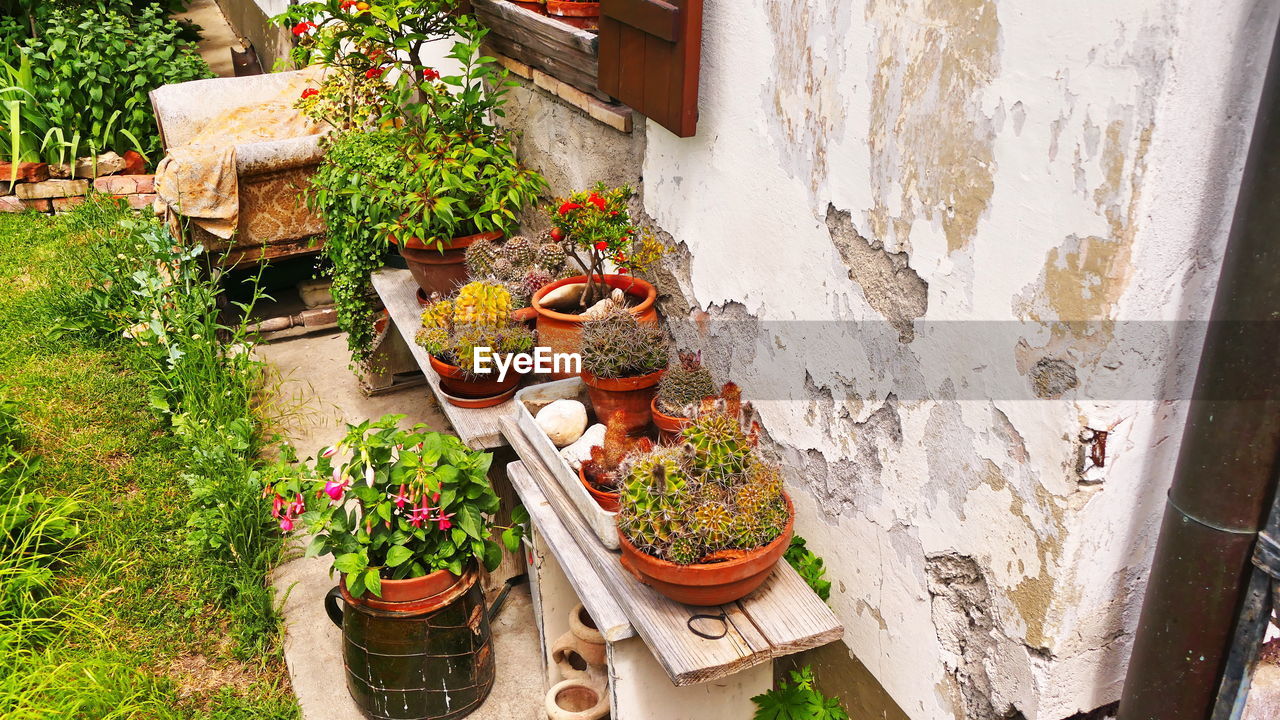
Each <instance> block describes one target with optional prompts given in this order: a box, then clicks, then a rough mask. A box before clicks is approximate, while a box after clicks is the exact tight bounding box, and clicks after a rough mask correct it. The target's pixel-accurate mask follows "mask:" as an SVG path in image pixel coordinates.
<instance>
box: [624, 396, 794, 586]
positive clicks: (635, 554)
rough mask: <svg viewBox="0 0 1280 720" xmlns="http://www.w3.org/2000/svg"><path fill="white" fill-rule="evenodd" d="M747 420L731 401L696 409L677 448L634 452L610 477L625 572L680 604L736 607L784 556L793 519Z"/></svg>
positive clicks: (741, 407)
mask: <svg viewBox="0 0 1280 720" xmlns="http://www.w3.org/2000/svg"><path fill="white" fill-rule="evenodd" d="M748 414H749V407H747V406H745V405H743V404H742V403H741V401H740V398H739V397H738V396H737V394H736V392H735V393H732V394H731V397H729V398H718V399H713V400H707V401H704V402H702V403H701V407H700V408H699V410H698V411H697V413H696V414H695V417H693V418H692V420H691V423H690V425H689V426H688V427H687V428H686V429H685V431H684V433H683V434H682V435H681V442H680V443H679V444H676V445H667V446H658V447H655V448H652V449H650V450H647V451H637V452H633V453H632V454H631V455H629V456H627V458H626V459H625V460H624V461H623V463H622V464H621V465H620V467H619V469H618V474H619V478H620V483H621V487H620V490H619V511H618V532H619V534H620V535H621V536H622V539H623V540H624V542H623V543H622V551H623V557H622V561H623V565H624V566H626V567H627V569H628V570H630V571H631V572H632V573H633V574H635V575H636V577H637V578H638V579H639V580H640V581H641V582H644V583H646V584H649V585H652V586H653V587H654V588H655V589H656V590H658V591H659V592H661V593H663V594H664V595H667V596H668V597H670V598H672V599H674V600H676V601H678V602H683V603H686V604H691V605H719V604H722V603H725V602H731V601H733V600H736V599H738V598H740V597H742V596H743V595H745V594H747V593H749V592H751V591H752V590H754V589H755V588H756V587H758V586H759V585H760V584H761V583H763V582H764V580H765V579H767V578H768V576H769V573H770V572H772V570H773V566H774V564H775V563H776V562H777V560H778V559H779V558H781V557H782V555H783V553H784V552H785V551H786V547H787V543H788V542H789V540H790V535H791V532H792V518H793V512H794V511H793V509H792V507H791V503H790V500H788V499H787V497H786V494H785V493H784V492H783V484H782V475H781V472H780V470H779V468H778V466H777V465H775V464H773V463H772V462H770V461H768V460H767V459H765V458H764V457H763V456H762V454H761V452H760V450H759V448H758V431H757V429H756V427H755V425H754V423H748V422H747V421H746V416H747V415H748ZM682 567H684V568H692V569H695V571H693V572H689V571H685V570H681V569H680V568H682Z"/></svg>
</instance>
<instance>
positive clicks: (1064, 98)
mask: <svg viewBox="0 0 1280 720" xmlns="http://www.w3.org/2000/svg"><path fill="white" fill-rule="evenodd" d="M1276 20H1277V7H1276V6H1274V4H1271V3H1265V2H1247V1H1245V0H1226V1H1224V2H1221V3H1197V2H1194V0H1182V1H1172V0H1171V1H1161V0H1126V1H1125V2H1120V3H1117V2H1113V1H1107V0H1085V1H1083V2H1073V3H1056V2H1045V1H1041V2H1016V3H1015V2H998V1H996V0H871V1H864V0H852V1H850V0H809V1H808V2H802V1H800V0H742V2H733V3H729V2H716V1H715V0H710V1H709V2H707V3H706V8H705V25H704V36H703V68H702V77H701V90H700V92H701V102H700V110H701V117H700V120H699V126H698V133H697V136H696V137H693V138H688V139H679V138H676V137H674V136H672V135H671V134H670V133H668V132H667V131H665V130H664V129H662V128H661V127H659V126H656V125H654V124H652V123H650V124H649V125H648V127H647V131H646V132H647V149H646V154H645V158H644V207H645V210H646V211H647V212H648V214H649V215H651V216H652V217H653V218H654V220H655V221H656V223H657V225H658V226H660V227H661V228H662V229H663V230H665V231H667V232H669V233H670V234H671V236H672V237H673V239H674V240H675V241H676V242H677V243H680V244H681V245H683V246H684V248H685V249H687V251H688V253H687V255H686V254H681V255H680V257H681V258H683V259H682V260H680V261H679V262H680V263H685V262H687V266H682V267H678V268H675V273H676V275H677V276H678V277H679V278H680V284H681V288H680V290H681V291H682V293H683V294H684V295H685V297H686V299H688V300H689V301H690V303H691V304H692V305H694V306H695V308H696V311H695V315H697V316H698V317H700V318H708V317H709V318H711V319H712V320H713V321H714V320H715V319H717V318H726V317H732V318H737V319H740V320H741V319H744V318H745V319H748V320H749V321H750V323H757V324H754V325H751V324H748V325H745V326H739V327H740V328H741V327H753V328H756V330H755V332H754V335H751V334H747V335H745V336H744V335H742V332H743V331H741V330H739V331H738V334H737V335H735V339H734V344H733V346H732V348H731V350H732V355H733V356H732V357H729V358H727V359H726V360H725V361H724V362H725V365H724V366H725V367H727V368H728V373H729V374H731V376H732V379H733V380H735V381H737V382H739V383H740V384H742V385H743V386H744V388H745V391H746V394H747V395H748V396H753V397H756V398H758V399H759V400H760V401H759V402H758V403H757V406H758V409H759V412H760V415H761V419H762V422H763V425H764V427H765V430H766V432H767V433H768V436H769V438H770V440H771V442H772V443H773V444H774V446H775V447H776V448H777V449H778V450H779V451H780V452H781V453H782V454H783V455H784V456H785V457H786V458H787V459H788V460H789V464H790V466H791V467H792V468H793V469H794V477H793V478H792V485H793V490H794V493H793V494H794V495H795V496H796V500H797V507H798V509H799V512H800V521H799V526H800V528H799V529H800V532H801V534H803V535H805V536H807V537H808V538H809V541H810V545H811V547H814V549H815V550H817V551H818V552H819V553H820V554H822V555H824V556H825V557H826V558H827V562H828V566H829V567H830V571H829V574H830V575H831V576H832V578H833V579H834V580H836V581H837V592H836V593H835V594H834V596H833V600H832V602H833V605H834V607H835V608H836V610H837V612H838V614H839V615H840V617H841V618H842V620H843V621H844V622H845V624H846V627H847V628H848V630H847V634H846V642H847V643H848V645H849V647H850V648H851V650H852V651H853V652H854V653H855V654H856V655H857V656H858V657H859V658H860V659H861V660H862V661H863V662H864V663H865V664H866V665H867V666H868V667H869V668H870V670H871V671H872V672H873V673H874V674H875V676H876V678H877V679H878V680H879V681H880V683H881V684H882V685H884V687H885V688H886V689H887V690H888V691H889V693H890V694H891V695H892V696H893V697H894V698H895V699H896V701H897V702H898V704H899V705H900V706H901V707H902V708H903V709H904V710H905V711H906V712H907V713H908V714H909V715H910V716H911V717H912V718H916V719H919V720H924V719H934V718H949V717H991V716H999V717H1003V716H1004V715H1003V713H1005V712H1007V711H1009V710H1010V709H1016V710H1018V711H1021V712H1022V713H1024V714H1025V715H1026V717H1027V718H1033V719H1034V718H1062V717H1066V716H1069V715H1071V714H1073V713H1075V712H1077V711H1081V710H1089V709H1092V708H1094V707H1097V706H1100V705H1103V704H1105V703H1108V702H1110V701H1113V700H1115V699H1116V698H1117V697H1118V694H1119V687H1120V683H1121V682H1122V681H1123V678H1124V661H1125V659H1126V658H1127V655H1128V647H1129V643H1130V641H1131V637H1130V633H1131V632H1132V629H1133V627H1134V625H1135V623H1136V619H1137V611H1138V609H1139V606H1140V601H1141V590H1142V584H1143V582H1144V579H1145V573H1146V565H1147V564H1148V563H1149V558H1150V553H1151V551H1152V549H1153V543H1154V540H1155V537H1154V533H1155V530H1156V527H1157V518H1158V517H1159V510H1160V508H1161V507H1162V502H1163V495H1164V492H1165V490H1166V488H1167V482H1168V478H1169V475H1170V472H1171V471H1172V467H1173V463H1174V461H1175V460H1176V455H1177V443H1178V439H1179V436H1180V428H1181V421H1182V413H1183V407H1182V403H1180V402H1178V401H1175V400H1169V399H1166V400H1157V399H1156V398H1158V397H1163V398H1175V397H1181V396H1182V395H1180V394H1179V393H1180V392H1181V393H1185V390H1186V388H1187V387H1188V383H1189V381H1190V379H1191V375H1192V373H1193V371H1194V366H1195V361H1196V353H1197V352H1198V347H1199V333H1198V331H1197V329H1196V328H1195V327H1194V326H1186V325H1176V324H1173V323H1167V324H1158V323H1144V324H1138V323H1134V322H1128V321H1139V320H1166V321H1174V320H1188V319H1203V318H1204V317H1206V316H1207V312H1208V309H1209V304H1210V302H1211V300H1212V291H1213V287H1214V282H1215V278H1216V274H1217V265H1218V262H1219V260H1220V255H1221V249H1222V242H1223V240H1224V239H1225V230H1226V228H1227V226H1228V223H1229V214H1230V207H1231V205H1232V203H1233V201H1234V197H1235V191H1236V182H1237V180H1238V175H1239V169H1240V166H1241V165H1242V163H1243V157H1244V154H1243V153H1244V147H1245V142H1246V140H1247V136H1248V130H1249V127H1250V125H1251V123H1252V117H1253V112H1254V104H1255V98H1256V96H1257V92H1258V88H1259V84H1260V81H1261V74H1262V70H1263V67H1264V65H1265V61H1266V57H1267V52H1268V50H1269V46H1270V39H1271V36H1272V33H1273V29H1274V26H1275V25H1274V24H1275V22H1276ZM833 212H834V213H836V215H833V214H832V213H833ZM840 212H846V213H848V218H847V219H848V224H851V227H849V226H848V225H846V226H843V227H844V228H845V229H844V230H841V229H840V226H839V222H838V219H837V221H835V222H834V224H833V221H832V218H833V217H837V216H838V213H840ZM833 228H835V229H834V232H835V233H836V235H837V236H839V238H838V239H839V241H840V242H841V243H846V244H847V243H849V242H850V236H851V235H852V233H851V232H848V231H850V230H851V231H853V232H856V235H857V236H860V238H861V240H860V241H859V240H856V239H855V240H853V241H852V242H853V244H854V246H856V247H858V248H862V245H866V246H867V247H865V248H862V249H861V250H860V252H861V253H862V254H861V255H855V256H854V257H855V259H854V260H853V261H849V260H847V259H846V258H844V257H842V254H841V246H840V244H839V243H837V242H833ZM842 233H843V234H842ZM859 242H861V244H862V245H859ZM881 248H883V251H882V250H881ZM886 251H887V252H889V253H905V255H904V256H901V258H900V259H905V260H906V262H907V263H908V264H909V270H906V271H904V273H903V275H901V276H893V277H890V278H889V279H888V280H887V282H882V281H883V280H884V277H883V276H868V275H866V274H865V272H866V268H867V266H868V265H867V263H865V262H861V261H859V260H858V259H857V258H862V259H863V260H865V259H866V258H868V257H871V256H873V255H876V254H881V255H883V252H886ZM912 274H914V275H918V276H919V279H920V280H923V281H924V283H927V292H924V291H922V290H921V289H922V287H923V286H919V287H917V286H913V285H912V284H911V283H910V282H904V283H899V282H898V280H900V279H902V278H906V279H908V280H909V279H910V276H911V275H912ZM918 290H921V291H920V292H918V294H919V297H914V296H915V295H916V294H917V291H918ZM926 300H927V310H926V311H925V312H924V314H923V316H922V317H920V318H919V319H918V320H916V321H915V323H914V337H913V338H909V342H904V340H906V339H908V338H904V337H902V336H901V334H900V331H902V329H903V326H904V325H905V326H906V327H907V328H910V327H911V325H912V320H913V319H914V316H915V315H916V314H918V313H917V312H915V311H913V310H911V308H912V307H916V308H919V307H921V306H922V305H923V303H924V302H925V301H926ZM904 301H905V304H903V303H904ZM913 303H915V304H914V305H913ZM904 308H905V310H904ZM703 313H706V314H705V315H704V314H703ZM1083 319H1090V320H1114V321H1117V322H1115V323H1114V324H1107V323H1103V324H1100V325H1098V326H1096V327H1093V328H1091V329H1090V330H1089V331H1088V332H1084V331H1081V330H1079V329H1078V328H1072V327H1069V326H1066V325H1064V324H1063V323H1062V322H1061V321H1062V320H1083ZM672 320H673V322H674V323H675V324H676V325H680V324H682V323H683V321H684V320H685V319H682V318H672ZM793 320H806V321H819V320H828V321H829V320H855V321H867V322H866V323H864V324H859V325H853V326H841V327H843V328H844V330H843V331H840V332H837V331H835V330H833V327H835V326H819V325H816V324H805V323H788V322H783V321H793ZM886 320H892V321H894V324H890V323H887V322H885V321H886ZM938 321H1004V322H1005V323H1007V324H1006V325H1004V326H1001V327H1003V328H1004V330H1005V331H1007V333H1006V332H1002V333H997V335H996V337H998V338H1000V339H1001V342H993V343H973V342H966V341H965V339H966V335H967V334H970V333H971V332H972V328H974V327H977V326H968V325H965V324H963V323H954V324H949V323H940V322H938ZM684 324H685V325H686V326H687V327H686V331H685V332H684V334H683V335H682V337H683V338H684V339H685V340H686V341H691V342H697V340H696V338H695V339H693V340H690V337H691V336H690V335H689V334H688V333H689V332H690V331H688V330H687V328H693V327H696V324H694V323H684ZM713 325H714V323H713ZM985 327H990V326H985ZM1019 340H1021V343H1019V342H1018V341H1019ZM706 342H707V343H708V344H714V340H713V339H710V338H708V339H706ZM1044 358H1049V359H1053V360H1055V361H1058V362H1061V363H1063V364H1064V365H1067V366H1070V367H1071V368H1073V369H1074V372H1075V373H1076V375H1077V377H1078V382H1079V387H1078V388H1076V389H1074V390H1068V391H1067V392H1065V393H1064V394H1062V396H1061V397H1059V398H1057V399H1041V398H1038V397H1037V396H1036V394H1035V393H1034V392H1033V383H1032V377H1033V376H1034V375H1035V371H1034V370H1033V369H1032V368H1033V367H1034V366H1035V364H1036V362H1037V361H1040V360H1041V359H1044ZM1135 376H1137V377H1142V378H1148V379H1150V382H1151V383H1152V385H1153V386H1152V387H1151V388H1148V389H1146V390H1145V394H1144V392H1143V391H1140V390H1133V389H1129V391H1128V392H1125V393H1120V392H1117V391H1116V388H1117V387H1119V386H1121V384H1122V383H1123V384H1126V385H1127V386H1129V387H1130V388H1131V386H1132V385H1133V380H1132V378H1133V377H1135ZM1121 377H1125V378H1129V379H1128V380H1123V381H1122V380H1121V379H1120V378H1121ZM1157 386H1158V387H1157ZM1011 388H1016V389H1018V391H1017V392H1014V391H1012V390H1011ZM984 393H989V394H991V395H993V396H994V399H982V398H983V397H984ZM891 395H892V397H891ZM1097 398H1101V399H1097ZM1112 425H1114V427H1113V430H1112V435H1111V436H1110V437H1109V439H1108V444H1107V445H1108V451H1109V452H1108V462H1107V466H1106V467H1105V468H1102V469H1093V470H1089V471H1088V472H1087V473H1084V474H1082V473H1080V472H1079V471H1078V463H1079V453H1080V452H1081V447H1080V445H1081V443H1080V440H1079V437H1080V434H1081V431H1082V429H1083V428H1085V427H1092V428H1107V427H1110V426H1112ZM1082 480H1083V481H1084V482H1082ZM970 571H973V572H970Z"/></svg>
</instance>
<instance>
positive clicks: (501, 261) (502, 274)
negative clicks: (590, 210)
mask: <svg viewBox="0 0 1280 720" xmlns="http://www.w3.org/2000/svg"><path fill="white" fill-rule="evenodd" d="M466 264H467V272H468V273H469V274H470V275H471V277H473V278H475V279H477V280H494V281H496V282H500V283H502V284H503V286H505V287H506V288H507V290H508V291H509V292H510V293H511V307H512V311H511V312H512V317H513V318H514V319H516V320H519V321H521V322H526V323H533V322H534V321H536V319H537V317H538V313H537V311H535V310H534V309H533V307H531V306H530V305H529V299H530V298H531V297H532V296H533V294H534V293H535V292H537V291H538V290H540V289H542V286H544V285H547V284H550V283H552V282H554V281H555V280H556V278H558V277H560V276H561V275H562V274H563V273H564V269H565V254H564V248H563V247H561V245H560V243H558V242H556V241H554V240H552V239H551V238H550V237H547V238H545V239H542V240H536V241H535V240H530V239H529V238H527V237H524V236H523V235H517V236H515V237H513V238H511V239H510V240H508V241H506V242H505V243H501V244H499V243H498V242H496V241H493V240H487V239H482V240H477V241H476V242H474V243H472V244H471V246H470V247H468V248H467V252H466ZM418 300H419V302H422V301H423V300H424V298H423V296H422V294H421V293H419V295H418Z"/></svg>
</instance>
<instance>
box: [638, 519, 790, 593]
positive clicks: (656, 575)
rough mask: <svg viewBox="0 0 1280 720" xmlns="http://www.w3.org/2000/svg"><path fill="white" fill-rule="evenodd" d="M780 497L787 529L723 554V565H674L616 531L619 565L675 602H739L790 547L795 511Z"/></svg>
mask: <svg viewBox="0 0 1280 720" xmlns="http://www.w3.org/2000/svg"><path fill="white" fill-rule="evenodd" d="M783 497H784V498H786V501H787V510H788V513H789V515H788V517H787V526H786V527H785V528H784V529H783V530H782V534H781V535H779V536H778V537H776V538H774V540H773V542H770V543H769V544H768V545H765V546H764V547H759V548H756V549H754V550H743V551H737V550H735V551H732V552H729V553H723V555H730V556H732V557H731V558H730V559H726V560H724V561H722V562H713V563H695V564H693V565H677V564H676V563H673V562H671V561H669V560H662V559H660V558H656V557H654V556H652V555H650V554H648V553H645V552H642V551H641V550H639V549H637V548H636V546H635V545H632V544H631V541H630V540H628V539H627V537H626V536H625V535H623V534H622V532H621V531H619V532H618V538H619V540H620V541H621V546H622V558H621V560H622V566H623V567H624V568H626V569H627V571H628V572H630V573H631V574H632V575H634V576H635V577H636V579H637V580H639V581H640V582H642V583H644V584H645V585H648V586H649V587H651V588H653V589H654V590H657V591H658V592H660V593H662V594H663V595H665V596H666V597H668V598H671V599H672V600H675V601H676V602H678V603H684V604H685V605H699V606H711V605H724V604H725V603H730V602H733V601H734V600H739V599H741V598H743V597H745V596H747V595H748V594H750V593H751V592H752V591H753V590H755V589H756V588H758V587H760V585H761V584H763V583H764V581H765V580H767V579H768V578H769V575H770V574H771V573H772V572H773V567H774V565H775V564H777V562H778V560H779V559H780V558H782V556H783V554H784V553H786V551H787V546H788V545H790V544H791V534H792V532H793V531H794V530H795V518H796V510H795V506H794V505H792V504H791V498H790V497H787V496H786V495H785V494H784V495H783Z"/></svg>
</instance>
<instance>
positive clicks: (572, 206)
mask: <svg viewBox="0 0 1280 720" xmlns="http://www.w3.org/2000/svg"><path fill="white" fill-rule="evenodd" d="M581 209H582V206H581V205H579V204H578V203H576V202H567V203H565V204H563V205H561V206H560V214H561V215H567V214H568V213H569V211H570V210H581Z"/></svg>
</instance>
